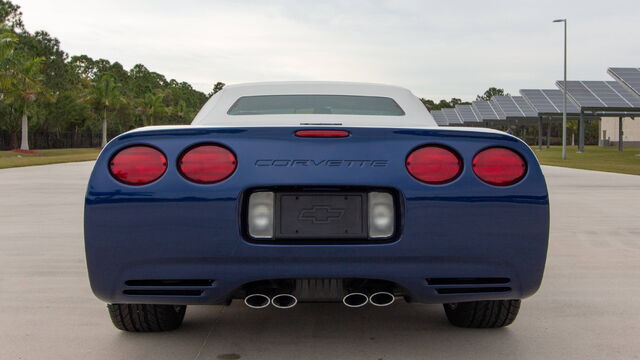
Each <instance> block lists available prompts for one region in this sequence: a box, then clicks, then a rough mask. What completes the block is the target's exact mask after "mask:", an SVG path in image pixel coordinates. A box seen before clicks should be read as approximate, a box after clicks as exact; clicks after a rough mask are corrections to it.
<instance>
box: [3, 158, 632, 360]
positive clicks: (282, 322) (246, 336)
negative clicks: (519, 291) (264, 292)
mask: <svg viewBox="0 0 640 360" xmlns="http://www.w3.org/2000/svg"><path fill="white" fill-rule="evenodd" d="M92 165H93V164H92V163H89V162H87V163H72V164H60V165H48V166H37V167H28V168H17V169H6V170H0V359H64V360H68V359H109V360H111V359H154V360H160V359H196V358H198V359H279V360H281V359H296V360H297V359H322V360H327V359H374V360H376V359H427V358H433V359H501V358H505V359H515V358H518V359H581V360H584V359H640V303H639V299H640V176H631V175H618V174H608V173H602V172H590V171H583V170H571V169H563V168H554V167H546V168H544V171H545V174H546V175H547V180H548V183H549V188H550V192H551V201H552V213H551V216H552V231H551V246H550V250H549V261H548V267H547V272H546V275H545V279H544V281H543V286H542V288H541V289H540V292H539V293H538V294H537V295H535V296H534V297H532V298H530V299H528V300H526V301H525V302H524V303H523V308H522V311H521V312H520V316H519V317H518V319H517V321H516V322H515V323H514V324H513V325H512V326H510V327H508V328H506V329H500V330H467V329H458V328H454V327H451V326H449V324H448V323H447V321H446V319H445V317H444V313H443V311H442V309H441V307H440V306H436V305H408V304H405V303H402V302H399V303H396V304H394V305H393V306H391V307H389V308H385V309H374V308H372V307H366V308H363V309H360V310H352V309H346V308H345V307H343V306H342V305H339V304H326V305H306V304H301V305H299V306H297V307H296V308H295V309H293V310H288V311H282V310H280V311H278V310H275V309H267V310H251V309H248V308H246V307H245V306H244V305H243V304H241V303H240V302H235V303H234V304H232V305H231V306H229V307H216V306H207V307H191V308H189V310H188V311H187V317H186V319H185V323H184V325H183V327H182V328H181V329H180V330H178V331H176V332H171V333H163V334H128V333H123V332H119V331H117V330H116V329H115V328H113V327H112V325H111V323H110V321H109V318H108V315H107V311H106V308H105V306H104V304H102V303H101V302H100V301H98V300H96V299H95V298H94V297H93V296H92V294H91V291H90V289H89V286H88V281H87V275H86V270H85V266H84V265H85V264H84V254H83V243H82V241H83V240H82V202H83V196H84V190H85V186H86V181H87V177H88V175H89V172H90V170H91V167H92Z"/></svg>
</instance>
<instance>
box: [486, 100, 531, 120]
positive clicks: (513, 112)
mask: <svg viewBox="0 0 640 360" xmlns="http://www.w3.org/2000/svg"><path fill="white" fill-rule="evenodd" d="M491 101H492V102H493V105H494V107H495V106H499V107H500V109H501V110H502V112H503V113H504V114H505V116H506V117H507V118H512V117H522V116H523V115H522V111H520V109H519V108H518V106H517V105H516V103H515V102H514V101H513V99H512V98H511V96H494V97H493V98H492V99H491Z"/></svg>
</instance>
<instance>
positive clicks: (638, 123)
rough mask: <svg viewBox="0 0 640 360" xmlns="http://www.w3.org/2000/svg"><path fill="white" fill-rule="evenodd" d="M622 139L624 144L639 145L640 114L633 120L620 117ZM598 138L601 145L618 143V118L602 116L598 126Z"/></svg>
mask: <svg viewBox="0 0 640 360" xmlns="http://www.w3.org/2000/svg"><path fill="white" fill-rule="evenodd" d="M622 131H623V135H622V140H623V141H624V145H629V146H640V116H639V117H636V118H635V120H633V119H631V118H623V119H622ZM600 140H601V143H602V144H603V145H607V144H609V145H617V144H618V118H617V117H603V118H602V125H601V127H600Z"/></svg>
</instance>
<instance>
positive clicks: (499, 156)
mask: <svg viewBox="0 0 640 360" xmlns="http://www.w3.org/2000/svg"><path fill="white" fill-rule="evenodd" d="M473 172H474V173H475V174H476V176H478V178H480V180H482V181H484V182H486V183H487V184H490V185H496V186H508V185H513V184H515V183H517V182H518V181H520V180H522V178H523V177H524V175H525V174H526V172H527V163H526V162H525V161H524V159H523V158H522V156H520V155H519V154H518V153H516V152H515V151H513V150H509V149H507V148H501V147H494V148H488V149H485V150H482V151H480V152H479V153H478V154H476V156H475V157H474V158H473Z"/></svg>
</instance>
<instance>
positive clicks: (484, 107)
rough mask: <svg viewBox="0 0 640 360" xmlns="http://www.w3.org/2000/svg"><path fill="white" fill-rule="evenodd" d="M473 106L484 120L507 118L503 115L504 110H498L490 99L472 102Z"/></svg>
mask: <svg viewBox="0 0 640 360" xmlns="http://www.w3.org/2000/svg"><path fill="white" fill-rule="evenodd" d="M472 106H473V108H474V109H475V111H476V114H478V116H479V117H480V119H481V120H482V121H485V120H504V119H505V118H504V117H503V116H502V111H500V112H496V110H495V109H494V107H493V105H491V102H489V101H482V100H476V101H474V102H473V103H472Z"/></svg>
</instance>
